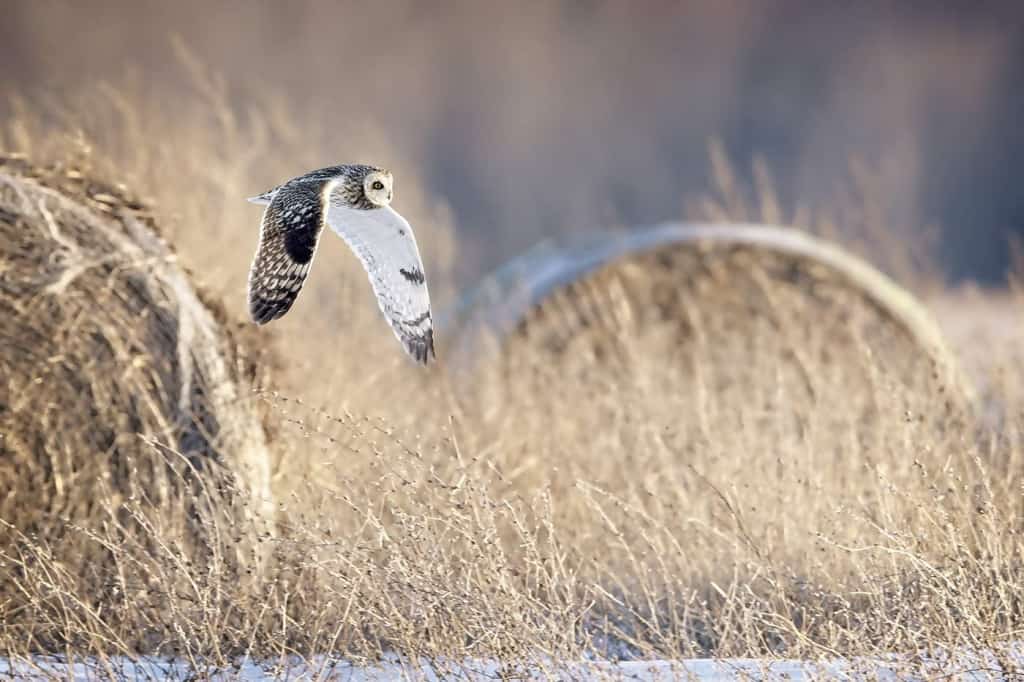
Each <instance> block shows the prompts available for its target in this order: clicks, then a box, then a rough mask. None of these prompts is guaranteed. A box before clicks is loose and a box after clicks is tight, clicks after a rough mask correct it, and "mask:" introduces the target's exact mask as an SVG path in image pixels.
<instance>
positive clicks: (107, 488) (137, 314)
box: [0, 157, 271, 540]
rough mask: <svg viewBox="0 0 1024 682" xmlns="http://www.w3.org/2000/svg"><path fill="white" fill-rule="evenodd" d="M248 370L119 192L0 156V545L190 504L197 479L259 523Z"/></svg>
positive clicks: (228, 332)
mask: <svg viewBox="0 0 1024 682" xmlns="http://www.w3.org/2000/svg"><path fill="white" fill-rule="evenodd" d="M256 366H257V365H256V363H255V362H254V360H253V358H251V357H248V356H247V355H246V354H245V353H244V352H243V345H242V344H241V343H240V339H239V338H238V332H237V331H236V330H234V329H233V328H232V327H231V326H230V325H229V324H227V322H226V317H225V315H224V313H223V311H222V310H221V309H220V308H219V307H218V306H216V305H213V304H211V302H210V301H208V300H204V299H203V298H202V296H201V295H200V294H199V292H197V290H196V289H195V287H193V285H192V284H191V283H190V281H189V277H188V275H187V274H186V272H184V271H183V270H182V268H181V266H179V265H178V263H177V262H176V259H175V256H174V253H173V251H172V250H171V249H170V248H169V246H168V245H167V244H166V243H165V242H164V241H163V240H162V239H161V238H160V236H159V232H158V230H157V226H156V224H155V223H154V220H153V218H152V216H151V215H150V213H149V212H147V209H146V207H145V206H144V205H143V204H142V203H140V202H139V201H137V200H136V199H134V198H133V197H131V196H130V195H129V194H128V193H127V192H126V191H125V190H124V188H123V187H115V186H111V185H108V184H104V183H101V182H97V181H94V180H92V179H90V178H89V177H88V173H87V172H86V171H83V170H80V169H76V168H74V167H71V166H55V167H50V168H45V169H43V168H37V167H34V166H33V165H32V164H30V163H28V162H27V161H25V160H23V159H21V158H17V157H0V377H2V381H0V519H3V520H4V521H6V522H7V524H8V525H7V526H6V527H5V528H4V529H0V540H3V539H4V537H3V536H4V535H5V534H6V533H5V532H4V531H12V530H16V531H17V532H20V533H24V534H32V535H35V536H38V537H46V538H52V537H56V536H59V535H60V534H61V533H63V532H65V531H66V530H67V527H66V522H68V521H71V522H73V523H77V524H83V525H87V524H88V521H89V520H90V519H92V518H94V517H96V516H97V515H102V513H104V512H101V511H100V510H99V507H100V506H103V507H104V508H105V509H107V510H108V512H106V513H109V510H110V509H114V508H116V507H117V506H118V504H120V503H121V502H123V501H124V500H126V499H129V498H133V499H138V497H139V496H140V495H142V496H145V498H146V502H147V503H148V504H150V505H153V506H155V507H160V506H161V505H162V506H163V507H165V508H167V509H178V510H180V509H181V508H183V507H184V508H185V509H188V508H189V507H188V504H184V505H183V504H182V498H194V497H195V492H196V489H195V488H194V484H195V481H197V480H199V479H200V478H203V476H201V475H200V476H197V475H196V474H197V473H199V474H202V473H203V472H211V473H212V472H218V475H219V474H223V473H225V472H227V473H228V474H229V476H230V480H231V482H232V485H234V484H235V483H238V484H239V490H242V491H244V493H243V495H242V497H245V498H246V499H244V500H242V504H241V505H238V506H239V508H240V509H243V510H244V513H246V514H249V515H251V516H252V517H253V518H263V519H267V520H269V514H270V509H271V506H270V505H271V496H270V487H269V484H270V455H269V451H268V444H267V435H266V433H265V431H264V426H263V421H262V418H261V414H260V410H259V407H258V405H257V404H256V402H255V400H254V398H253V396H252V390H251V387H252V384H253V382H254V380H255V379H256V377H257V372H256ZM221 480H222V481H223V480H226V479H224V478H223V477H221ZM190 481H192V482H191V483H190ZM238 497H239V496H238V495H235V496H234V500H235V501H236V502H237V501H238ZM207 499H212V498H211V497H210V496H207ZM234 506H235V505H234V503H232V507H234ZM185 516H188V514H187V513H186V514H185ZM193 530H195V529H193ZM199 532H200V534H202V532H203V531H202V529H199Z"/></svg>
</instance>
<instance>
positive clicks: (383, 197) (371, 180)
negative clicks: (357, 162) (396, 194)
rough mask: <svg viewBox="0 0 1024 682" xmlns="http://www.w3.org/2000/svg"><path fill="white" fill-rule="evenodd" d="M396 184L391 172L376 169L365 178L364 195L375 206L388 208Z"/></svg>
mask: <svg viewBox="0 0 1024 682" xmlns="http://www.w3.org/2000/svg"><path fill="white" fill-rule="evenodd" d="M394 182H395V179H394V178H393V177H392V175H391V172H390V171H386V170H383V169H379V168H374V169H372V170H370V171H369V172H367V173H366V177H364V178H363V194H365V195H366V198H367V200H368V201H369V202H370V203H371V204H373V205H374V206H387V205H388V204H390V203H391V195H392V191H393V190H392V188H393V187H394Z"/></svg>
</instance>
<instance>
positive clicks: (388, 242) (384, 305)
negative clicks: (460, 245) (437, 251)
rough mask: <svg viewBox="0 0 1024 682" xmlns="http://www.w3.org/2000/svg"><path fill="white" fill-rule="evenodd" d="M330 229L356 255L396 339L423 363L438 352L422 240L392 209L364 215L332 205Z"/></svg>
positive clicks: (353, 209) (357, 211) (328, 211)
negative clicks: (418, 242)
mask: <svg viewBox="0 0 1024 682" xmlns="http://www.w3.org/2000/svg"><path fill="white" fill-rule="evenodd" d="M327 224H328V225H330V226H331V229H332V230H334V231H335V232H337V233H338V235H339V236H341V238H342V239H344V240H345V243H346V244H348V245H349V247H350V248H351V249H352V250H353V251H354V252H355V254H356V256H358V257H359V260H360V261H361V262H362V264H363V267H364V268H365V269H366V273H367V275H369V277H370V284H371V285H372V286H373V293H374V294H376V295H377V303H378V304H379V305H380V309H381V312H383V313H384V317H385V318H386V319H387V321H388V323H389V324H390V325H391V328H392V329H393V330H394V332H395V336H397V337H398V340H399V341H401V342H402V345H403V346H404V347H405V350H406V352H408V353H409V355H411V356H412V357H413V358H414V359H415V360H416V361H417V362H422V363H423V364H426V363H427V356H428V355H433V356H434V357H437V356H436V353H435V352H434V329H433V322H432V320H431V319H430V295H429V293H428V292H427V280H426V276H425V275H424V274H423V261H422V260H421V259H420V252H419V249H418V248H417V247H416V237H415V236H414V235H413V233H412V228H411V227H409V223H408V222H406V220H405V218H403V217H402V216H400V215H399V214H398V213H397V212H396V211H395V210H394V209H392V208H391V207H389V206H385V207H382V208H373V209H369V210H362V209H357V208H349V207H345V206H338V205H337V204H335V203H333V202H332V203H331V204H330V207H329V208H328V210H327Z"/></svg>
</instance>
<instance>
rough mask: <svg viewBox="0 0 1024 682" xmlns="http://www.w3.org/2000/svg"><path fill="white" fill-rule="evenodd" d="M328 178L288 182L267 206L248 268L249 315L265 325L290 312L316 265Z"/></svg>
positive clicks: (278, 190) (275, 193)
mask: <svg viewBox="0 0 1024 682" xmlns="http://www.w3.org/2000/svg"><path fill="white" fill-rule="evenodd" d="M325 187H326V183H325V182H295V183H289V184H285V185H283V186H282V187H280V188H279V189H277V191H276V192H274V194H273V196H272V197H271V198H270V201H269V203H268V204H267V207H266V208H265V209H264V210H263V225H262V228H261V230H260V241H259V246H257V247H256V257H255V258H254V259H253V262H252V268H251V269H250V270H249V315H250V316H251V317H252V319H253V321H254V322H256V323H257V324H266V323H267V322H270V321H271V320H276V319H277V318H279V317H281V316H282V315H284V314H285V313H286V312H288V309H289V308H291V307H292V304H293V303H294V302H295V298H296V297H297V296H298V295H299V290H300V289H302V285H303V283H304V282H305V281H306V275H307V274H309V268H310V266H311V265H312V264H313V255H314V254H315V253H316V247H317V242H318V241H319V240H320V232H321V231H322V230H323V227H324V213H325V211H324V189H325Z"/></svg>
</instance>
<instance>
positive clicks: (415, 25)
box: [0, 0, 1024, 283]
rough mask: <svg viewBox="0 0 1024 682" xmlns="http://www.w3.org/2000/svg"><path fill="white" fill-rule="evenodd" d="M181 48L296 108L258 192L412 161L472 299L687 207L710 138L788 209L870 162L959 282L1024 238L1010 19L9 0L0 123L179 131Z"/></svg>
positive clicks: (190, 85) (658, 5) (911, 7)
mask: <svg viewBox="0 0 1024 682" xmlns="http://www.w3.org/2000/svg"><path fill="white" fill-rule="evenodd" d="M182 50H185V51H187V52H188V54H189V55H191V58H193V59H194V60H195V62H196V63H201V64H203V65H205V66H206V67H208V68H209V69H210V71H211V72H213V73H216V74H218V75H219V77H222V78H223V81H222V83H223V86H224V91H225V93H226V97H227V99H228V101H229V102H230V105H231V110H232V111H233V112H235V113H236V115H237V116H238V117H239V119H240V120H241V121H243V122H244V121H245V120H247V117H248V116H255V115H261V116H265V117H270V116H271V115H272V114H273V112H271V111H269V109H272V108H273V107H274V106H276V105H275V104H274V103H281V102H285V103H287V107H285V108H283V109H282V111H287V112H288V113H287V114H286V115H284V117H286V118H287V119H288V123H289V124H290V125H291V126H293V127H294V129H295V135H293V136H292V137H291V138H290V141H287V142H286V141H285V140H284V139H283V138H282V139H276V138H274V137H273V136H272V135H271V136H270V137H269V138H266V142H265V144H263V145H262V146H256V147H255V148H254V149H252V157H251V158H248V159H247V160H246V163H252V164H253V165H255V166H256V167H257V168H265V169H266V170H265V172H257V173H255V176H256V177H257V178H258V182H262V183H263V184H257V180H253V184H252V186H246V187H240V188H239V191H241V192H244V195H245V196H248V195H250V194H255V193H257V192H259V191H262V190H265V189H267V187H269V186H270V185H272V184H274V183H276V182H278V181H280V180H283V179H284V178H285V177H287V176H288V175H296V174H299V173H301V172H304V171H306V170H308V169H309V168H310V167H312V165H314V164H315V165H328V164H332V163H337V162H345V161H366V162H371V163H377V164H379V165H385V166H391V167H396V170H397V171H399V172H401V171H402V170H403V169H404V170H406V171H407V173H406V177H410V176H414V177H415V178H416V181H417V184H418V186H419V187H418V190H417V191H420V192H422V193H423V194H424V195H425V196H429V197H432V198H435V199H436V200H437V202H439V203H441V204H443V205H444V207H445V211H446V213H445V215H446V216H447V219H448V220H450V222H451V223H452V224H453V225H454V226H455V228H456V234H457V235H458V242H459V253H460V256H459V258H458V259H457V262H456V263H454V264H453V268H454V270H455V272H456V275H457V279H458V280H459V281H461V282H468V281H471V280H472V279H475V278H476V277H478V276H479V275H480V274H481V273H483V272H485V271H486V270H488V269H490V268H492V267H494V266H495V265H497V264H499V263H501V262H502V261H504V260H507V259H508V258H510V257H512V256H514V255H515V254H517V253H519V252H521V251H522V250H524V249H526V248H528V247H529V246H531V245H532V244H533V243H535V242H536V241H537V240H538V239H540V238H543V237H545V236H547V235H551V234H555V233H559V232H562V231H565V230H586V229H592V228H605V227H612V226H617V225H643V224H649V223H653V222H657V221H661V220H666V219H677V218H679V217H681V216H683V215H686V211H687V205H688V203H687V202H689V201H693V200H694V198H695V197H700V196H702V195H703V194H704V193H705V192H707V190H708V187H709V183H710V181H709V178H710V166H711V164H710V163H709V152H708V149H709V142H710V141H712V140H720V142H721V145H722V148H723V149H724V151H725V153H726V155H727V156H728V158H729V159H731V160H732V162H733V163H734V164H735V168H736V174H737V176H738V180H739V182H740V184H741V185H752V184H753V177H752V173H751V168H752V162H753V161H754V160H755V159H757V158H760V159H762V160H763V162H764V164H765V166H766V167H767V168H768V169H769V170H770V173H771V177H772V179H773V182H774V185H775V191H776V192H777V194H778V196H779V200H780V203H781V205H782V206H784V207H785V211H784V216H788V215H792V214H793V213H794V212H795V211H796V210H797V209H798V208H800V207H811V208H813V207H815V206H817V205H828V204H830V203H832V202H834V201H835V200H836V196H837V192H841V189H840V188H842V187H844V186H845V185H846V183H848V182H849V175H850V173H851V163H856V162H858V161H862V162H863V163H864V164H865V167H866V168H867V169H869V173H870V174H871V175H872V176H873V178H874V181H875V182H877V183H878V186H880V187H881V188H882V189H883V190H884V191H882V192H881V196H882V200H883V203H884V205H883V206H881V207H879V210H880V211H882V213H883V214H884V216H885V221H886V224H888V225H891V228H892V230H893V231H894V233H899V234H901V235H910V237H909V238H910V239H913V235H914V234H915V232H914V230H916V229H918V228H924V227H927V226H936V227H937V229H938V230H939V231H940V232H939V234H940V235H941V239H939V240H938V243H937V252H938V254H939V258H940V261H941V264H942V266H943V269H944V271H945V273H946V274H947V275H948V276H949V278H950V279H951V280H953V281H956V280H959V279H962V278H973V279H979V280H982V281H985V282H991V283H998V282H1000V281H1001V278H1002V276H1003V274H1004V273H1005V271H1006V269H1007V267H1008V265H1009V263H1010V253H1011V249H1009V248H1008V245H1009V243H1010V242H1011V241H1012V240H1011V239H1010V237H1011V236H1012V235H1024V191H1022V184H1021V180H1020V171H1019V158H1020V157H1021V156H1022V154H1024V126H1021V115H1022V112H1024V87H1022V85H1024V4H1022V3H1020V2H1014V1H1007V2H1001V3H1000V2H989V3H982V2H959V3H956V2H953V3H822V2H800V1H795V0H793V1H788V2H769V1H767V0H764V1H758V2H734V1H721V2H713V3H712V2H656V1H649V2H632V3H626V2H571V3H555V2H523V3H494V2H470V1H466V2H458V1H452V2H439V1H431V0H416V1H412V2H396V1H391V0H381V1H378V2H373V3H366V2H359V3H356V2H287V3H284V2H249V1H244V2H243V1H240V0H239V1H222V2H215V3H208V2H179V3H169V2H139V1H135V0H133V1H123V2H114V1H100V0H92V1H90V2H59V1H52V2H27V1H20V2H19V1H14V2H6V3H4V7H3V20H2V21H0V92H2V93H3V97H2V99H0V114H9V113H11V112H12V111H14V110H15V109H17V108H18V107H19V106H20V107H24V106H26V105H25V104H24V103H25V102H29V103H30V105H31V106H34V107H36V110H37V111H39V110H41V109H40V108H39V103H40V102H43V103H45V102H47V101H52V100H53V99H55V98H60V97H65V96H66V95H67V93H83V92H84V93H89V92H90V91H95V90H96V89H97V88H99V87H101V85H103V84H110V83H114V84H125V83H130V84H131V87H132V88H133V89H134V90H135V91H137V92H141V93H144V94H145V96H146V97H148V98H150V99H151V100H152V101H154V102H157V103H158V104H159V107H160V108H162V110H163V112H164V113H165V114H167V115H169V116H174V115H175V112H176V111H177V110H178V108H179V107H186V106H188V102H189V101H190V100H188V97H189V94H188V93H190V92H192V91H193V89H194V77H193V75H192V74H190V72H189V70H188V69H183V68H182V67H181V59H180V54H181V52H182ZM19 103H20V104H19ZM52 110H56V108H53V109H52ZM73 113H74V112H73V108H72V110H71V115H72V117H73ZM63 115H64V116H65V117H67V116H68V110H67V109H66V108H65V109H64V114H63ZM138 125H139V126H140V127H141V129H142V131H143V132H146V127H147V119H146V118H145V117H144V116H143V117H141V118H140V120H139V122H138ZM306 129H309V130H310V131H312V130H314V129H315V130H317V131H319V132H317V133H316V135H314V134H313V133H312V132H310V134H309V136H308V138H305V137H304V131H305V130H306ZM152 134H153V135H154V136H159V135H160V131H159V130H156V129H154V130H153V131H152ZM304 139H305V140H307V142H306V143H305V144H306V146H307V147H308V149H305V150H303V152H302V153H301V154H300V153H296V151H295V150H294V149H293V148H292V147H294V146H295V145H297V144H298V145H301V144H303V142H302V140H304ZM296 140H298V141H299V142H296ZM289 145H291V147H289ZM222 162H224V163H228V164H230V163H231V159H230V158H228V159H223V160H222ZM282 173H284V175H282ZM411 182H412V180H411V179H408V180H406V185H405V186H403V176H402V175H401V174H399V175H398V185H397V199H396V203H397V205H398V206H399V208H400V209H401V208H402V203H403V194H402V192H403V189H404V188H406V187H408V186H409V185H410V184H411ZM264 185H266V186H264ZM239 199H241V196H240V197H239ZM414 213H415V212H414ZM430 215H437V214H436V212H435V213H432V214H430ZM252 218H253V221H255V220H256V214H255V213H254V214H253V216H252ZM419 219H420V220H421V221H422V220H424V218H423V217H422V216H420V218H419ZM428 219H429V218H428ZM213 222H215V221H213ZM252 228H253V239H255V230H256V224H255V222H253V226H252ZM205 229H207V230H209V231H210V233H211V234H214V235H215V234H216V231H217V229H218V226H217V225H216V224H211V225H208V226H206V227H205ZM421 239H422V238H421ZM250 246H251V245H249V244H246V249H248V248H249V247H250ZM248 256H249V254H246V258H248ZM237 279H238V283H241V282H242V281H244V272H243V273H241V274H240V275H239V276H238V278H237Z"/></svg>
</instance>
